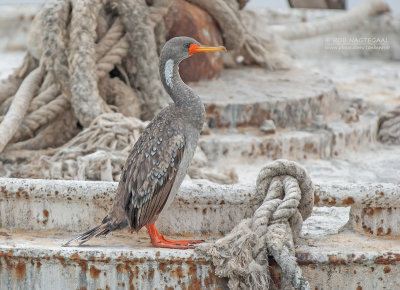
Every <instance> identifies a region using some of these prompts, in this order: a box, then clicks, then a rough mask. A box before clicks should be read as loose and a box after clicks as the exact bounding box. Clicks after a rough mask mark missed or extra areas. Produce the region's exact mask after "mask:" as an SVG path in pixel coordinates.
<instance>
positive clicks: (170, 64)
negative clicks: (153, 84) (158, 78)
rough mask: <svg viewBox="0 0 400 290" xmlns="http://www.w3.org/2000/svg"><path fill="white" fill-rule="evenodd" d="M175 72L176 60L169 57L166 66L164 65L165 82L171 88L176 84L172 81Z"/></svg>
mask: <svg viewBox="0 0 400 290" xmlns="http://www.w3.org/2000/svg"><path fill="white" fill-rule="evenodd" d="M173 73H174V61H173V60H172V59H169V60H167V61H166V63H165V66H164V76H165V82H166V83H167V86H169V87H170V88H171V89H172V87H173V86H174V85H173V83H172V75H173Z"/></svg>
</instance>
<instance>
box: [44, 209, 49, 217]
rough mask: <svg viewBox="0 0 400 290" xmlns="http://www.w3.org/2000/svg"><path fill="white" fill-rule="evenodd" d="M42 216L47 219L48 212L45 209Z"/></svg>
mask: <svg viewBox="0 0 400 290" xmlns="http://www.w3.org/2000/svg"><path fill="white" fill-rule="evenodd" d="M43 214H44V216H45V217H46V218H48V217H49V211H48V210H47V209H45V210H43Z"/></svg>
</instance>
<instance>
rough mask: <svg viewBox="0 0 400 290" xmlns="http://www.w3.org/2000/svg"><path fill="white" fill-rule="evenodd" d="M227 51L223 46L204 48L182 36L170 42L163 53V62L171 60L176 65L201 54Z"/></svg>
mask: <svg viewBox="0 0 400 290" xmlns="http://www.w3.org/2000/svg"><path fill="white" fill-rule="evenodd" d="M206 51H226V48H225V47H223V46H203V45H201V44H200V43H199V42H198V41H196V40H194V39H193V38H190V37H186V36H181V37H174V38H171V39H170V40H168V41H167V42H166V43H165V45H164V47H163V49H162V51H161V60H164V61H167V60H168V59H171V60H173V61H174V63H175V64H177V63H179V62H181V61H182V60H184V59H185V58H188V57H190V56H192V55H194V54H196V53H199V52H206Z"/></svg>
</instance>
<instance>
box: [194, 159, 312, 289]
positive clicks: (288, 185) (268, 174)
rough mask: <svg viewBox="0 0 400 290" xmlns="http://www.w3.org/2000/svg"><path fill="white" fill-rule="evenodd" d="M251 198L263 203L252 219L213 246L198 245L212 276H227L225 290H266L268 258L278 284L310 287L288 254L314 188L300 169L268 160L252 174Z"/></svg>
mask: <svg viewBox="0 0 400 290" xmlns="http://www.w3.org/2000/svg"><path fill="white" fill-rule="evenodd" d="M256 195H257V197H258V198H259V199H260V200H263V203H262V204H261V206H260V207H259V208H258V209H257V210H256V211H255V212H254V215H253V217H252V218H249V219H244V220H242V221H241V222H240V223H239V224H238V225H237V226H236V227H235V228H234V229H233V230H232V232H231V233H230V234H228V235H227V236H225V237H224V238H222V239H219V240H217V241H216V242H215V243H213V244H203V245H200V246H199V247H198V248H197V249H198V251H199V252H201V253H205V254H208V255H210V256H211V257H212V261H213V263H214V265H215V267H216V268H215V272H216V274H217V275H218V276H221V277H228V278H229V282H228V286H229V288H230V289H267V288H268V285H269V284H270V274H269V267H268V266H269V265H268V256H273V258H274V259H275V261H276V262H277V263H278V265H279V266H280V267H281V269H282V273H283V278H284V281H283V284H284V285H289V283H290V284H291V285H292V286H293V287H295V289H310V285H309V283H308V281H307V279H306V278H305V277H304V276H303V274H302V272H301V269H300V268H299V266H298V265H297V263H296V258H295V250H294V243H295V241H296V239H297V238H298V236H299V234H300V231H301V227H302V225H303V220H305V219H306V218H308V217H309V216H310V215H311V211H312V207H313V204H314V185H313V183H312V181H311V179H310V177H309V176H308V174H307V172H306V170H305V169H304V168H303V167H301V166H300V165H299V164H297V163H296V162H293V161H288V160H276V161H274V162H271V163H269V164H267V165H266V166H265V167H264V168H263V169H261V171H260V173H259V175H258V178H257V183H256Z"/></svg>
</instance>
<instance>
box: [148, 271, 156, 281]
mask: <svg viewBox="0 0 400 290" xmlns="http://www.w3.org/2000/svg"><path fill="white" fill-rule="evenodd" d="M154 272H155V270H154V269H151V270H150V272H149V279H153V278H154Z"/></svg>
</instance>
